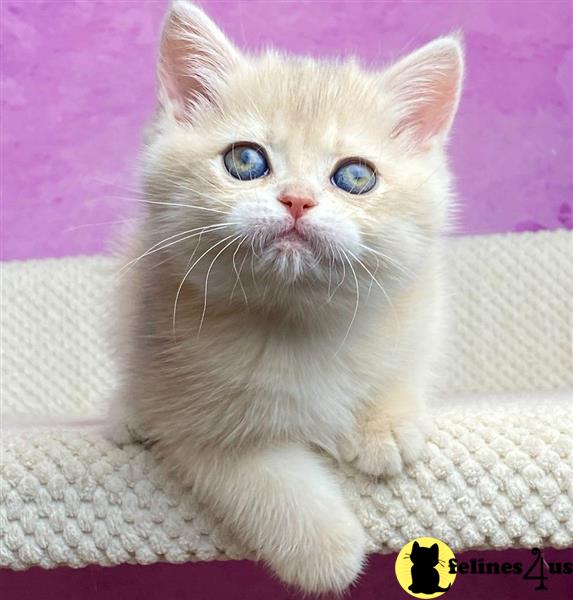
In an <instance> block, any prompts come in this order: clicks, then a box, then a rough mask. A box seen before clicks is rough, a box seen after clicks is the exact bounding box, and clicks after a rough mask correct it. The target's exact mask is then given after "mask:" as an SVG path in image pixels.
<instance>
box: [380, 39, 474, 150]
mask: <svg viewBox="0 0 573 600" xmlns="http://www.w3.org/2000/svg"><path fill="white" fill-rule="evenodd" d="M420 52H422V53H423V54H425V53H424V49H422V50H421V51H418V53H420ZM418 53H416V54H418ZM416 54H415V55H414V56H413V57H412V60H411V62H410V61H409V60H408V58H406V59H405V61H403V62H405V63H406V64H404V65H402V64H401V63H398V65H396V67H394V69H393V71H394V72H393V73H392V72H391V79H390V88H391V92H392V102H393V103H394V105H395V106H394V107H393V108H394V109H395V110H396V113H397V122H396V125H395V126H394V128H393V129H392V134H391V136H392V137H393V138H397V137H399V136H401V135H406V136H408V138H409V141H410V143H411V144H413V145H414V146H416V147H419V148H420V145H421V148H420V149H427V148H428V146H429V142H430V140H431V139H432V138H434V137H435V136H438V135H440V134H443V133H446V132H447V130H448V129H449V127H450V124H451V122H452V119H453V117H454V114H455V111H456V108H457V102H458V95H459V87H460V82H461V70H462V63H461V60H460V54H459V50H458V49H457V48H456V47H455V46H452V47H449V48H446V49H439V48H438V49H436V50H435V51H433V52H432V51H431V50H430V49H428V51H427V54H426V55H422V56H419V57H418V56H416ZM400 66H403V68H400Z"/></svg>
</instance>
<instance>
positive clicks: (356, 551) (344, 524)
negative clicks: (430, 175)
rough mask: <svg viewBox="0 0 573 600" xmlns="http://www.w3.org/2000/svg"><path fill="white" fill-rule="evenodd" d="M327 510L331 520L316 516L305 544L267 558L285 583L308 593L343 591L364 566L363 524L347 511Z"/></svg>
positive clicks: (364, 538) (364, 540)
mask: <svg viewBox="0 0 573 600" xmlns="http://www.w3.org/2000/svg"><path fill="white" fill-rule="evenodd" d="M325 508H326V507H325ZM328 510H330V514H329V516H330V519H325V518H324V515H322V516H321V517H320V518H318V517H317V518H316V519H315V520H314V522H313V523H312V528H309V530H308V531H307V532H306V533H305V536H304V537H305V539H304V540H303V542H302V543H300V544H297V545H295V546H292V547H289V548H288V550H287V551H286V552H281V553H280V554H277V555H275V556H272V557H269V559H268V562H269V564H270V565H271V567H272V568H273V569H274V570H275V572H276V573H277V575H278V576H279V577H280V578H281V579H282V580H283V581H284V582H285V583H287V584H290V585H294V586H295V587H297V588H298V589H299V590H302V591H303V592H304V593H305V594H324V593H329V592H335V593H341V592H344V591H345V590H346V589H347V588H348V587H349V586H350V585H352V583H354V582H355V581H356V579H357V577H358V576H359V574H360V572H361V571H362V569H363V567H364V562H365V552H366V534H365V532H364V529H363V528H362V525H361V524H360V522H359V521H358V519H357V518H356V516H355V515H354V514H353V513H351V512H349V511H347V510H344V511H341V510H337V509H336V508H334V507H329V509H328ZM285 541H286V538H285Z"/></svg>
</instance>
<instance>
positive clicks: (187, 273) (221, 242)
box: [173, 234, 233, 335]
mask: <svg viewBox="0 0 573 600" xmlns="http://www.w3.org/2000/svg"><path fill="white" fill-rule="evenodd" d="M232 237H233V234H231V235H228V236H227V237H224V238H223V239H222V240H219V241H218V242H216V243H215V244H213V245H212V246H211V247H210V248H209V249H207V250H206V251H205V252H203V254H201V256H200V257H199V258H198V259H197V260H196V261H195V262H194V263H193V264H192V265H191V266H190V267H189V269H188V270H187V271H186V272H185V275H184V276H183V279H182V280H181V283H180V284H179V287H178V288H177V293H176V294H175V302H174V304H173V335H175V324H176V319H177V302H178V301H179V295H180V294H181V290H182V289H183V285H184V284H185V281H186V280H187V277H189V275H190V274H191V271H192V270H193V269H194V268H195V266H196V265H197V264H198V263H199V262H200V261H201V260H202V259H203V257H205V256H207V254H209V252H211V250H214V249H215V248H216V247H217V246H220V245H221V244H224V243H225V242H226V241H227V240H228V239H230V238H232Z"/></svg>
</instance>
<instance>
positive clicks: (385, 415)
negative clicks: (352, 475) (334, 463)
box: [339, 411, 430, 477]
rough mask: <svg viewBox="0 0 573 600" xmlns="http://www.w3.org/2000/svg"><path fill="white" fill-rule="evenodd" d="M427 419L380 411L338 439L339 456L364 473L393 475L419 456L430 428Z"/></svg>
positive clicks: (421, 416) (419, 416) (377, 475)
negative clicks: (339, 440)
mask: <svg viewBox="0 0 573 600" xmlns="http://www.w3.org/2000/svg"><path fill="white" fill-rule="evenodd" d="M427 422H428V421H427V418H425V417H424V416H423V415H417V416H404V415H399V414H393V413H391V412H383V411H381V412H380V413H379V414H377V415H376V418H374V419H371V420H368V421H366V422H363V423H359V424H358V425H357V427H356V429H355V431H354V432H352V433H351V434H350V435H348V436H346V437H345V438H344V439H343V440H342V441H341V442H340V443H339V452H340V456H341V458H342V460H344V461H345V462H348V463H350V464H352V465H353V466H355V467H356V468H357V469H358V470H360V471H362V472H363V473H367V474H368V475H374V476H376V477H380V476H383V475H397V474H398V473H400V472H401V471H402V469H403V467H404V465H406V464H409V463H412V462H414V461H415V460H417V459H418V458H419V457H420V455H421V453H422V450H423V448H424V444H425V442H426V439H427V437H428V434H429V430H430V428H429V426H428V425H427Z"/></svg>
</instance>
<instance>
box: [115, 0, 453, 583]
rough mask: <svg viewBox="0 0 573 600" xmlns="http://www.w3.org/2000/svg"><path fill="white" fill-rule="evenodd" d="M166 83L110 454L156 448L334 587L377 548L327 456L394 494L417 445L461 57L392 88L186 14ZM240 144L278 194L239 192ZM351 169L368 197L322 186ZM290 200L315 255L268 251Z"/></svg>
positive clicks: (133, 255) (281, 569)
mask: <svg viewBox="0 0 573 600" xmlns="http://www.w3.org/2000/svg"><path fill="white" fill-rule="evenodd" d="M159 65H160V68H159V100H160V106H159V109H158V113H157V116H156V119H155V120H154V122H153V124H152V126H151V127H150V130H149V132H148V143H147V147H146V150H145V154H144V160H143V163H144V168H143V179H144V194H143V198H142V200H143V203H144V205H145V215H144V218H143V220H142V223H141V225H140V226H139V228H138V229H137V230H136V232H135V235H134V236H133V238H132V242H131V246H130V250H129V252H128V260H129V262H128V263H127V265H126V268H125V271H124V276H123V279H122V286H121V296H120V301H119V307H120V315H119V316H120V318H119V327H120V330H121V331H120V333H121V335H120V338H121V339H120V343H119V348H118V350H119V352H118V354H119V357H120V367H121V380H122V385H121V388H120V389H119V390H118V393H117V398H118V402H116V403H115V404H114V406H113V411H114V412H113V419H114V431H113V435H114V436H115V438H116V439H117V440H118V441H127V440H128V439H129V438H130V437H131V436H134V435H135V436H136V437H138V438H140V439H145V440H147V441H149V442H150V443H152V444H153V448H154V451H155V452H156V455H157V456H158V458H160V459H161V460H162V461H163V463H164V464H165V465H166V467H167V468H170V469H171V470H172V471H173V472H174V473H176V474H177V476H178V477H180V478H181V479H183V481H185V482H187V483H188V484H189V485H190V486H192V487H193V491H194V493H196V494H197V495H198V496H199V497H200V498H202V499H203V500H204V501H205V502H207V503H209V504H210V505H211V506H212V508H213V510H214V511H215V512H216V513H217V514H218V515H219V517H220V518H222V519H223V520H224V521H225V522H226V523H227V524H228V525H229V526H230V527H231V528H232V529H233V530H234V531H235V532H236V534H237V536H239V537H240V538H241V540H243V541H244V542H245V543H248V544H249V545H250V546H251V547H252V548H253V549H255V550H256V551H257V553H258V555H259V556H260V558H261V559H263V560H265V561H266V562H267V563H268V564H269V565H270V566H271V568H272V569H273V570H274V571H275V572H276V573H277V574H278V575H279V577H280V578H281V579H282V580H284V581H285V582H288V583H292V584H295V585H297V586H298V587H300V588H302V589H303V590H305V591H308V592H322V591H328V590H343V589H345V588H346V587H347V586H348V585H349V584H351V583H352V582H353V581H354V580H355V578H356V576H357V574H358V573H359V572H360V570H361V568H362V565H363V561H364V552H365V535H364V532H363V530H362V528H361V526H360V524H359V523H358V520H357V518H356V517H355V516H354V514H353V512H352V510H351V507H350V506H348V504H347V502H346V501H345V499H344V498H343V496H342V494H341V491H340V489H339V487H338V485H337V483H336V481H335V480H334V478H333V476H331V474H330V473H329V472H328V469H327V467H326V466H325V464H324V463H323V462H322V459H321V457H320V454H319V451H318V450H317V449H322V450H323V451H326V452H328V453H330V454H332V455H334V456H335V457H337V458H338V459H340V460H347V461H351V462H353V463H354V464H355V465H356V466H357V468H359V469H361V470H363V471H365V472H367V473H371V474H373V475H384V474H392V473H395V472H397V471H399V470H400V469H401V466H402V463H403V461H412V460H415V459H416V457H417V455H418V453H419V451H420V449H421V447H422V445H423V442H424V436H425V433H424V427H423V422H424V404H425V399H426V396H427V395H428V389H429V388H430V387H431V372H432V364H433V361H434V359H435V358H436V356H437V355H439V348H440V339H441V329H442V318H443V310H442V309H441V304H442V296H443V281H442V272H441V270H442V264H441V242H440V238H441V235H442V233H443V232H444V231H445V229H446V228H447V225H448V215H449V214H450V205H451V198H450V196H451V194H450V175H449V172H448V168H447V164H446V159H445V155H444V143H445V139H446V136H447V133H448V129H449V127H450V124H451V121H452V119H453V116H454V113H455V110H456V107H457V103H458V97H459V92H460V86H461V79H462V52H461V47H460V43H459V41H458V40H457V39H456V38H441V39H438V40H436V41H434V42H432V43H431V44H429V45H428V46H425V47H424V48H422V49H421V50H418V51H417V52H415V53H414V54H413V55H411V56H409V57H407V58H405V59H403V60H401V61H399V62H398V63H396V64H395V65H393V66H391V67H390V68H389V69H387V70H386V71H385V72H383V73H375V72H368V71H365V70H364V69H362V68H361V67H360V66H359V65H358V64H357V63H356V62H354V61H346V62H338V63H336V62H319V61H315V60H312V59H309V58H296V57H288V56H284V55H281V54H278V53H276V52H267V53H265V54H263V55H261V56H256V57H251V56H246V55H244V54H241V53H240V52H239V51H238V50H236V49H235V48H234V47H233V46H232V45H231V43H230V42H229V41H228V40H226V38H225V37H224V36H223V34H222V33H221V32H220V31H219V30H218V29H217V28H216V26H215V25H214V24H213V23H212V22H211V21H210V20H209V19H208V18H207V17H206V16H205V15H204V14H203V13H202V12H201V11H200V10H199V9H197V8H195V7H194V6H192V5H190V4H188V3H187V2H182V1H179V2H176V3H174V4H173V6H172V8H171V11H170V13H169V15H168V17H167V20H166V24H165V29H164V35H163V40H162V45H161V52H160V62H159ZM241 141H250V142H256V143H257V144H259V145H260V146H262V147H263V148H265V150H266V152H267V154H268V157H269V160H270V164H271V173H270V175H269V176H267V177H264V178H261V179H257V180H253V181H239V180H236V179H233V178H232V177H231V176H230V175H229V174H228V173H227V171H226V170H225V167H224V164H223V160H222V154H223V153H224V152H225V150H226V149H227V148H228V147H229V146H230V145H231V144H232V143H234V142H241ZM347 157H362V158H364V159H366V160H368V161H369V162H370V163H371V164H373V165H374V166H375V167H376V169H377V171H378V183H377V186H376V187H375V188H374V189H373V190H372V191H371V192H369V193H367V194H364V195H352V194H348V193H346V192H343V191H342V190H340V189H338V188H336V187H335V186H334V185H332V184H331V182H330V177H331V174H332V171H333V169H334V167H335V165H336V164H337V162H339V161H340V160H341V159H344V158H347ZM285 192H288V193H293V194H309V195H312V196H313V197H314V198H315V199H316V200H317V201H318V205H317V206H316V207H314V208H313V209H312V210H310V211H309V212H308V213H307V214H306V215H305V216H304V217H303V218H302V219H301V220H300V222H299V225H300V230H301V231H302V232H303V233H304V235H305V236H307V239H308V240H309V241H308V242H306V243H302V242H301V243H299V242H296V243H292V242H289V241H285V240H283V241H277V240H276V235H277V234H278V233H280V232H281V231H285V230H287V229H288V228H289V227H290V226H291V224H292V223H291V220H292V218H291V217H290V216H289V215H288V213H287V211H286V210H285V207H284V206H283V205H282V204H281V203H280V202H278V201H277V197H278V195H279V194H280V193H285ZM201 228H206V229H201ZM185 232H186V233H185ZM188 236H193V237H188ZM175 304H176V310H175ZM313 448H314V449H313Z"/></svg>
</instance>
